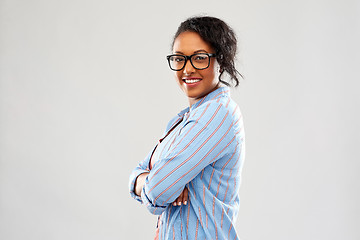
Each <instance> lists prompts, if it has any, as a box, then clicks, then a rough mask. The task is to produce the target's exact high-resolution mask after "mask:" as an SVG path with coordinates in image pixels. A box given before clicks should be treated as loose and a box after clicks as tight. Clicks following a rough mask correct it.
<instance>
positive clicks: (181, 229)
mask: <svg viewBox="0 0 360 240" xmlns="http://www.w3.org/2000/svg"><path fill="white" fill-rule="evenodd" d="M182 207H183V205H181V207H180V220H181V221H180V222H181V226H180V235H181V239H182V231H183V221H182V220H183V219H182V214H181V213H182Z"/></svg>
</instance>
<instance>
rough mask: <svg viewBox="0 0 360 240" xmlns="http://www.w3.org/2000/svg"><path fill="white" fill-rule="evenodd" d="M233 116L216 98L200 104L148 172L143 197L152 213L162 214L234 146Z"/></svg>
mask: <svg viewBox="0 0 360 240" xmlns="http://www.w3.org/2000/svg"><path fill="white" fill-rule="evenodd" d="M233 124H234V121H233V117H232V115H231V113H229V111H228V110H227V109H226V108H225V107H224V106H222V105H221V104H218V103H216V102H213V103H211V104H207V105H205V106H201V109H198V110H197V113H196V114H195V115H194V116H191V117H190V119H189V121H188V122H187V124H186V125H185V126H184V127H183V129H181V133H180V135H179V137H178V138H177V139H176V141H175V142H174V143H173V146H174V148H173V149H171V150H170V151H169V152H170V153H169V155H168V156H167V157H165V158H164V159H160V160H159V161H158V162H157V164H156V165H155V166H154V168H153V169H152V170H151V172H150V174H149V175H148V176H147V178H146V181H145V184H144V187H143V189H142V193H141V197H142V200H143V202H145V204H146V205H147V206H148V209H149V210H150V211H151V212H152V213H153V214H160V213H161V212H162V211H163V210H164V209H165V208H166V207H167V206H168V205H169V204H171V203H173V202H174V200H175V199H177V198H178V197H179V195H180V194H181V193H182V191H183V190H184V187H185V185H186V184H187V183H188V182H190V181H191V180H192V179H193V178H194V177H196V175H198V174H199V173H200V172H201V171H202V170H203V169H204V168H205V167H206V166H208V165H209V164H211V163H213V162H214V161H216V160H217V159H219V158H221V157H222V156H224V154H226V153H227V151H225V150H226V149H227V148H231V147H234V146H235V145H236V144H235V142H236V141H234V139H235V133H234V129H233Z"/></svg>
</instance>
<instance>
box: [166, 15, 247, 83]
mask: <svg viewBox="0 0 360 240" xmlns="http://www.w3.org/2000/svg"><path fill="white" fill-rule="evenodd" d="M186 31H189V32H196V33H198V34H199V35H200V37H201V38H202V39H203V40H204V41H205V42H207V43H208V44H210V46H212V47H213V48H214V50H215V54H216V60H217V61H218V63H219V65H220V75H219V81H220V82H221V83H223V84H225V85H227V86H230V84H229V83H228V82H226V81H224V80H223V79H222V78H221V77H222V76H223V73H225V72H226V73H227V74H229V76H230V79H231V80H232V81H234V82H235V87H237V86H238V85H239V78H238V76H240V77H241V78H243V76H242V75H241V73H239V71H238V70H236V68H235V57H236V51H237V39H236V35H235V33H234V31H233V30H232V28H231V27H229V26H228V25H227V24H226V23H225V22H224V21H222V20H220V19H218V18H215V17H209V16H201V17H191V18H188V19H187V20H185V21H184V22H182V23H181V24H180V26H179V27H178V29H177V31H176V33H175V36H174V38H173V42H172V47H173V46H174V42H175V39H176V38H177V37H178V36H179V35H180V34H181V33H183V32H186Z"/></svg>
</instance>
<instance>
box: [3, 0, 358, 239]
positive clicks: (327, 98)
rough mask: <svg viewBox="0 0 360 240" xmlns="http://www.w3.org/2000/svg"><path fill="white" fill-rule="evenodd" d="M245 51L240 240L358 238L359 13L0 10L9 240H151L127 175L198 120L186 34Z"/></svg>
mask: <svg viewBox="0 0 360 240" xmlns="http://www.w3.org/2000/svg"><path fill="white" fill-rule="evenodd" d="M199 14H200V15H204V14H208V15H211V16H216V17H219V18H221V19H223V20H225V21H226V22H227V23H228V24H229V25H230V26H232V27H233V28H234V30H235V32H236V33H237V36H238V38H239V54H238V60H237V66H238V68H239V70H240V71H241V72H242V73H243V74H244V76H245V80H243V81H242V82H241V84H240V87H239V88H237V89H234V90H232V97H233V99H234V100H235V101H236V102H237V103H238V104H239V106H240V108H241V110H242V113H243V116H244V121H245V131H246V147H247V149H246V160H245V165H244V168H243V177H242V186H241V193H240V194H241V208H240V212H239V216H238V221H237V223H236V229H237V231H238V233H239V236H240V237H241V239H243V240H264V239H267V240H289V239H291V240H300V239H301V240H303V239H307V240H319V239H324V240H325V239H326V240H335V239H336V240H338V239H346V240H357V239H360V231H359V222H360V207H359V203H360V196H359V189H360V178H359V170H360V163H359V162H360V154H359V140H360V139H359V136H360V131H359V130H360V129H359V122H360V114H359V110H360V100H359V88H360V84H359V82H360V70H359V68H360V52H359V49H360V48H359V43H360V17H359V16H360V2H359V1H357V0H353V1H352V0H345V1H335V0H326V1H325V0H315V1H314V0H302V1H300V0H290V1H289V0H273V1H269V0H240V1H214V0H206V1H205V0H201V1H187V0H184V1H180V2H179V1H165V0H163V1H142V2H140V1H115V0H102V1H100V0H90V1H89V0H71V1H70V0H62V1H56V0H30V1H25V0H22V1H21V0H0V239H2V240H23V239H27V240H42V239H44V240H63V239H68V240H72V239H74V240H75V239H87V240H95V239H101V240H103V239H109V240H113V239H114V240H115V239H152V238H153V236H154V231H155V221H156V217H155V216H153V215H151V214H150V213H148V212H147V210H146V208H145V207H144V206H142V205H140V204H139V203H138V202H136V201H134V200H133V199H132V198H131V197H130V195H129V191H128V177H129V174H130V172H131V171H132V169H133V168H134V167H135V166H136V164H137V163H138V162H139V161H141V160H143V158H144V157H145V156H146V155H147V153H148V152H149V151H150V150H151V148H152V147H153V145H154V144H155V141H156V140H157V139H158V138H159V136H160V135H161V133H162V132H163V130H164V128H165V125H166V123H167V122H168V121H169V120H170V119H171V118H172V117H173V116H174V115H175V114H176V113H178V112H179V111H180V110H182V109H183V108H185V107H186V106H187V104H188V103H187V100H186V98H185V96H184V95H183V93H182V92H181V90H180V89H178V86H177V84H176V82H175V80H174V76H173V72H171V71H170V70H169V68H168V66H167V62H166V58H165V56H166V55H167V54H169V53H170V51H171V49H170V44H171V41H172V37H173V34H174V33H175V31H176V28H177V26H178V25H179V24H180V22H181V21H183V20H185V19H186V18H187V17H190V16H193V15H199Z"/></svg>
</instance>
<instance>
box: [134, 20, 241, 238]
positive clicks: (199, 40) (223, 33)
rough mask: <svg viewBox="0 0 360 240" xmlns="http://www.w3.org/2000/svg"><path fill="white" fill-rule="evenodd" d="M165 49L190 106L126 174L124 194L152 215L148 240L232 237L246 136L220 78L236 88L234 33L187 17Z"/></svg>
mask: <svg viewBox="0 0 360 240" xmlns="http://www.w3.org/2000/svg"><path fill="white" fill-rule="evenodd" d="M172 51H173V53H172V54H171V55H168V56H167V60H168V63H169V66H170V69H172V70H173V71H175V79H176V81H177V83H178V84H179V86H180V88H181V89H182V91H183V92H184V93H185V95H186V96H187V98H188V101H189V107H187V108H186V109H184V110H182V111H181V112H180V113H179V114H178V115H177V116H175V117H174V118H173V119H172V120H170V122H169V123H168V126H167V127H166V130H165V133H164V135H163V136H162V137H161V138H160V140H159V141H158V144H157V145H156V146H155V147H154V149H153V151H151V152H150V153H149V154H148V156H147V157H146V158H145V160H144V161H142V162H141V163H140V164H139V165H138V166H137V167H136V168H135V169H134V170H133V172H132V174H131V176H130V182H129V184H130V194H131V195H132V196H133V197H134V198H135V199H136V200H138V201H140V202H141V203H144V204H145V205H146V206H147V208H148V210H149V211H150V212H151V213H152V214H156V215H159V218H158V224H157V231H156V237H155V239H238V235H237V233H236V230H235V226H234V222H235V220H236V217H237V213H238V208H239V196H238V193H239V185H240V176H241V169H242V165H243V161H244V156H245V133H244V129H243V121H242V115H241V113H240V109H239V107H238V106H237V104H236V103H235V102H234V101H233V100H232V99H231V98H230V89H229V87H228V86H230V83H228V82H226V81H225V80H223V74H224V73H227V74H228V75H229V76H230V79H231V80H233V81H234V82H235V86H237V85H238V84H239V80H238V76H241V75H240V74H239V73H238V72H237V70H236V69H235V66H234V58H235V55H236V38H235V34H234V32H233V31H232V29H231V28H230V27H229V26H228V25H227V24H226V23H224V22H223V21H222V20H220V19H218V18H214V17H195V18H190V19H188V20H186V21H184V22H183V23H181V25H180V26H179V28H178V30H177V32H176V34H175V37H174V41H173V44H172Z"/></svg>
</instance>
